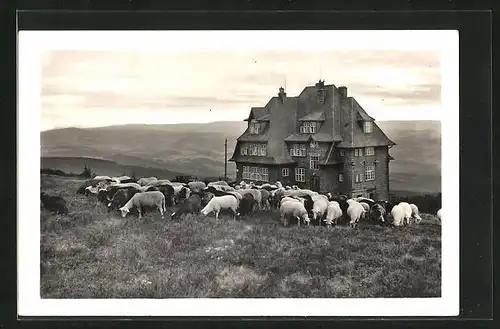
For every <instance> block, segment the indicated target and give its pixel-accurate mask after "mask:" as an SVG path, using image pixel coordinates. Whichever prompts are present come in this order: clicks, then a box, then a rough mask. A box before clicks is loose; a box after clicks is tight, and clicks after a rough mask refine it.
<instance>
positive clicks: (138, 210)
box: [137, 207, 142, 219]
mask: <svg viewBox="0 0 500 329" xmlns="http://www.w3.org/2000/svg"><path fill="white" fill-rule="evenodd" d="M137 212H138V213H139V219H141V218H142V212H141V207H137Z"/></svg>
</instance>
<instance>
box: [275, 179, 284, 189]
mask: <svg viewBox="0 0 500 329" xmlns="http://www.w3.org/2000/svg"><path fill="white" fill-rule="evenodd" d="M276 187H277V188H280V189H281V188H283V184H281V182H280V181H277V182H276Z"/></svg>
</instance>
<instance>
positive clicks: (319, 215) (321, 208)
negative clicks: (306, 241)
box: [312, 198, 328, 225]
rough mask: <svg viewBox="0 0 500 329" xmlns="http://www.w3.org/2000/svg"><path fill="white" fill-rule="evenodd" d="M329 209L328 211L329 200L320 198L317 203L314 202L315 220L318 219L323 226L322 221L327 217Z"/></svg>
mask: <svg viewBox="0 0 500 329" xmlns="http://www.w3.org/2000/svg"><path fill="white" fill-rule="evenodd" d="M327 209H328V200H326V199H325V198H318V199H317V200H316V201H314V204H313V208H312V213H313V220H316V219H318V223H319V225H321V221H322V220H323V217H324V216H325V215H326V212H327Z"/></svg>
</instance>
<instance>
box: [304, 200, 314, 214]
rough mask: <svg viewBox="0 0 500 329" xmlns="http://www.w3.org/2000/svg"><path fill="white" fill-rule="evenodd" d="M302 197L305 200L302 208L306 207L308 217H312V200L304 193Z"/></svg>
mask: <svg viewBox="0 0 500 329" xmlns="http://www.w3.org/2000/svg"><path fill="white" fill-rule="evenodd" d="M302 198H303V199H304V200H305V201H304V208H306V210H307V213H308V214H309V217H310V218H312V209H313V207H314V201H313V199H312V198H311V196H310V195H304V196H303V197H302Z"/></svg>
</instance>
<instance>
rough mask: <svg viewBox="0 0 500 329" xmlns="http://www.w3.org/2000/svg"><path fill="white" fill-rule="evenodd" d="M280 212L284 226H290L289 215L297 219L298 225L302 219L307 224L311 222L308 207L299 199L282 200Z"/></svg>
mask: <svg viewBox="0 0 500 329" xmlns="http://www.w3.org/2000/svg"><path fill="white" fill-rule="evenodd" d="M280 214H281V220H282V222H283V225H284V226H288V218H289V217H292V218H296V219H297V226H300V221H301V220H302V221H304V223H307V225H309V223H310V219H309V215H308V214H307V210H306V208H305V207H304V205H303V204H302V203H301V202H300V201H297V200H294V201H285V202H282V203H281V206H280Z"/></svg>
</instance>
